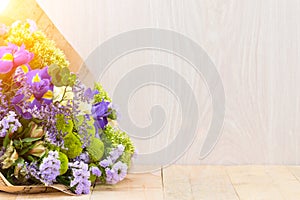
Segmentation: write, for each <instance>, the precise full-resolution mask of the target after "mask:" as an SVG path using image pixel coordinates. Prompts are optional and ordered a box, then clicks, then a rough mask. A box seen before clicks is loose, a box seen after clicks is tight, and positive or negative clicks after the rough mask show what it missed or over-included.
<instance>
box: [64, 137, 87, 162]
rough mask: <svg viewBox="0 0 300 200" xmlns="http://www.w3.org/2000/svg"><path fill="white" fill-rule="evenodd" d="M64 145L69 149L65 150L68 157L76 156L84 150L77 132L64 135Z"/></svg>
mask: <svg viewBox="0 0 300 200" xmlns="http://www.w3.org/2000/svg"><path fill="white" fill-rule="evenodd" d="M64 146H65V148H67V150H63V153H65V154H66V155H67V156H68V158H71V159H72V158H75V157H77V156H79V155H80V153H81V152H82V143H81V141H80V139H79V137H78V136H77V134H76V133H68V134H67V135H66V136H65V137H64Z"/></svg>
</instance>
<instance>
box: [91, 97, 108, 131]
mask: <svg viewBox="0 0 300 200" xmlns="http://www.w3.org/2000/svg"><path fill="white" fill-rule="evenodd" d="M109 105H110V102H106V101H104V100H103V101H101V102H99V103H96V104H94V105H93V106H92V116H93V118H94V120H95V127H96V128H97V129H99V128H101V129H103V128H104V127H105V126H106V124H107V123H108V121H107V116H108V115H109V114H110V113H109V112H108V107H109Z"/></svg>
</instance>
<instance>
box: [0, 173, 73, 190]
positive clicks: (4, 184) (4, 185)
mask: <svg viewBox="0 0 300 200" xmlns="http://www.w3.org/2000/svg"><path fill="white" fill-rule="evenodd" d="M0 191H3V192H8V193H25V194H30V193H44V192H58V191H60V192H63V193H66V194H68V195H75V194H74V193H73V192H72V191H70V190H69V188H68V187H67V186H65V185H62V184H54V185H50V186H45V185H24V186H23V185H12V184H11V183H10V182H8V180H6V178H5V177H4V176H3V175H2V173H0Z"/></svg>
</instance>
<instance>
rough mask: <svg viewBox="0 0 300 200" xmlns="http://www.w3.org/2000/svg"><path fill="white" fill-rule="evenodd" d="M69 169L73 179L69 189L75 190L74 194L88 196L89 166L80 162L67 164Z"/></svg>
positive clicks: (89, 185) (89, 182)
mask: <svg viewBox="0 0 300 200" xmlns="http://www.w3.org/2000/svg"><path fill="white" fill-rule="evenodd" d="M69 167H71V169H72V174H73V177H74V179H73V180H72V181H71V183H70V187H71V188H73V187H74V188H75V189H74V190H75V193H76V194H88V193H89V192H90V187H91V181H89V178H90V171H89V166H88V165H87V164H86V163H84V162H82V161H75V162H74V163H69Z"/></svg>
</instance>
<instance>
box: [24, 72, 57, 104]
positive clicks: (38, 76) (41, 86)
mask: <svg viewBox="0 0 300 200" xmlns="http://www.w3.org/2000/svg"><path fill="white" fill-rule="evenodd" d="M26 76H27V84H28V85H30V86H31V90H32V95H31V96H30V98H29V99H28V100H27V101H28V102H30V103H31V105H32V106H34V105H36V106H38V107H40V105H41V102H45V103H46V104H50V103H51V102H52V98H53V84H52V83H51V77H50V76H49V74H48V67H44V68H43V69H36V70H31V71H29V72H28V73H27V74H26Z"/></svg>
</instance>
